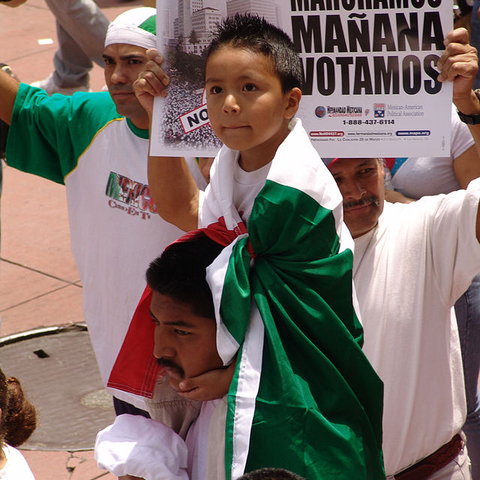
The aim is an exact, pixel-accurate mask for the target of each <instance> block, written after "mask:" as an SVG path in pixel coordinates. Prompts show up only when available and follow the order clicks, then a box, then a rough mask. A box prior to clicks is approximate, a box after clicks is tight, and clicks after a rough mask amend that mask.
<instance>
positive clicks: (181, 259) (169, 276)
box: [146, 235, 223, 319]
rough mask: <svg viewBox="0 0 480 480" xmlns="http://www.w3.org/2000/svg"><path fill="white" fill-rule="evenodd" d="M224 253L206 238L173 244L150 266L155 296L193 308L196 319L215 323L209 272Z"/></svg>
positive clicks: (202, 236) (150, 280)
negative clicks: (200, 318)
mask: <svg viewBox="0 0 480 480" xmlns="http://www.w3.org/2000/svg"><path fill="white" fill-rule="evenodd" d="M222 250H223V247H222V246H221V245H219V244H218V243H216V242H214V241H213V240H210V238H208V237H207V236H206V235H201V236H198V237H196V238H194V239H193V240H190V241H186V242H178V243H173V244H172V245H170V246H169V247H168V248H167V249H166V250H165V251H164V252H163V253H162V255H161V256H160V257H158V258H156V259H155V260H154V261H153V262H152V263H150V266H149V267H148V270H147V273H146V278H147V283H148V285H149V287H150V288H151V289H152V290H153V291H154V292H157V293H160V294H162V295H167V296H169V297H171V298H173V299H175V300H176V301H178V302H181V303H185V304H187V305H190V307H191V309H192V312H193V313H194V314H195V315H198V316H200V317H205V318H212V319H215V312H214V307H213V299H212V292H211V291H210V287H209V286H208V283H207V281H206V279H205V274H206V273H205V270H206V268H207V267H208V266H209V265H210V264H211V263H212V262H213V261H214V260H215V258H217V256H218V255H219V253H220V252H221V251H222Z"/></svg>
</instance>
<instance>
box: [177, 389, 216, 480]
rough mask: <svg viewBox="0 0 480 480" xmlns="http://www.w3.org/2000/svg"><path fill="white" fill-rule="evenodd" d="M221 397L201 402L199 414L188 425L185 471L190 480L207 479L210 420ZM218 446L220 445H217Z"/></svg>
mask: <svg viewBox="0 0 480 480" xmlns="http://www.w3.org/2000/svg"><path fill="white" fill-rule="evenodd" d="M221 402H222V399H218V400H211V401H209V402H203V404H202V408H201V410H200V415H199V416H198V418H197V420H196V421H195V422H194V423H193V424H192V426H191V427H190V429H189V431H188V433H187V438H186V439H185V443H186V445H187V448H188V467H187V471H188V474H189V479H190V480H207V449H208V433H209V431H210V421H211V419H212V415H213V413H214V411H215V409H216V407H217V405H219V404H220V403H221ZM217 447H218V448H220V446H219V445H218V446H217Z"/></svg>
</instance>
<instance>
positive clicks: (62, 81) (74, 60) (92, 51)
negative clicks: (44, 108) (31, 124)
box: [40, 0, 109, 93]
mask: <svg viewBox="0 0 480 480" xmlns="http://www.w3.org/2000/svg"><path fill="white" fill-rule="evenodd" d="M45 1H46V3H47V5H48V7H49V8H50V10H51V11H52V13H53V14H54V15H55V18H56V21H57V36H58V43H59V49H58V50H57V52H56V53H55V56H54V66H55V72H54V74H53V80H54V82H55V83H56V85H57V86H58V87H60V88H76V87H86V86H87V85H88V72H89V71H90V70H91V68H92V66H93V65H92V62H95V63H97V64H98V65H100V66H101V67H103V66H104V62H103V58H102V54H103V49H104V42H105V35H106V32H107V27H108V23H109V22H108V20H107V18H106V17H105V15H104V14H103V13H102V11H101V10H100V8H99V7H98V6H97V4H96V3H95V2H94V1H93V0H45ZM40 86H42V85H40ZM49 93H50V92H49Z"/></svg>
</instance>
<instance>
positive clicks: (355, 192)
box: [340, 179, 367, 200]
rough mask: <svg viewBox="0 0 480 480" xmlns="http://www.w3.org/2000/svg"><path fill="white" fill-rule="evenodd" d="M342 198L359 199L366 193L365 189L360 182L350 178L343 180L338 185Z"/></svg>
mask: <svg viewBox="0 0 480 480" xmlns="http://www.w3.org/2000/svg"><path fill="white" fill-rule="evenodd" d="M340 192H341V193H342V196H343V198H344V200H359V199H360V198H362V197H363V196H364V195H365V194H366V192H367V191H366V189H365V188H364V186H363V185H362V183H361V182H359V181H357V180H355V179H352V180H344V181H343V182H342V185H341V186H340Z"/></svg>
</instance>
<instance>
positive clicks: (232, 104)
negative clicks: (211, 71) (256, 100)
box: [223, 94, 240, 113]
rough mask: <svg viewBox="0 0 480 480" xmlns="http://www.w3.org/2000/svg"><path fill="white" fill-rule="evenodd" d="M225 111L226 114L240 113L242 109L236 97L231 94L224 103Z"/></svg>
mask: <svg viewBox="0 0 480 480" xmlns="http://www.w3.org/2000/svg"><path fill="white" fill-rule="evenodd" d="M223 110H224V112H225V113H238V112H239V110H240V107H239V106H238V102H237V100H236V98H235V96H234V95H232V94H229V95H227V96H226V97H225V102H224V103H223Z"/></svg>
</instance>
